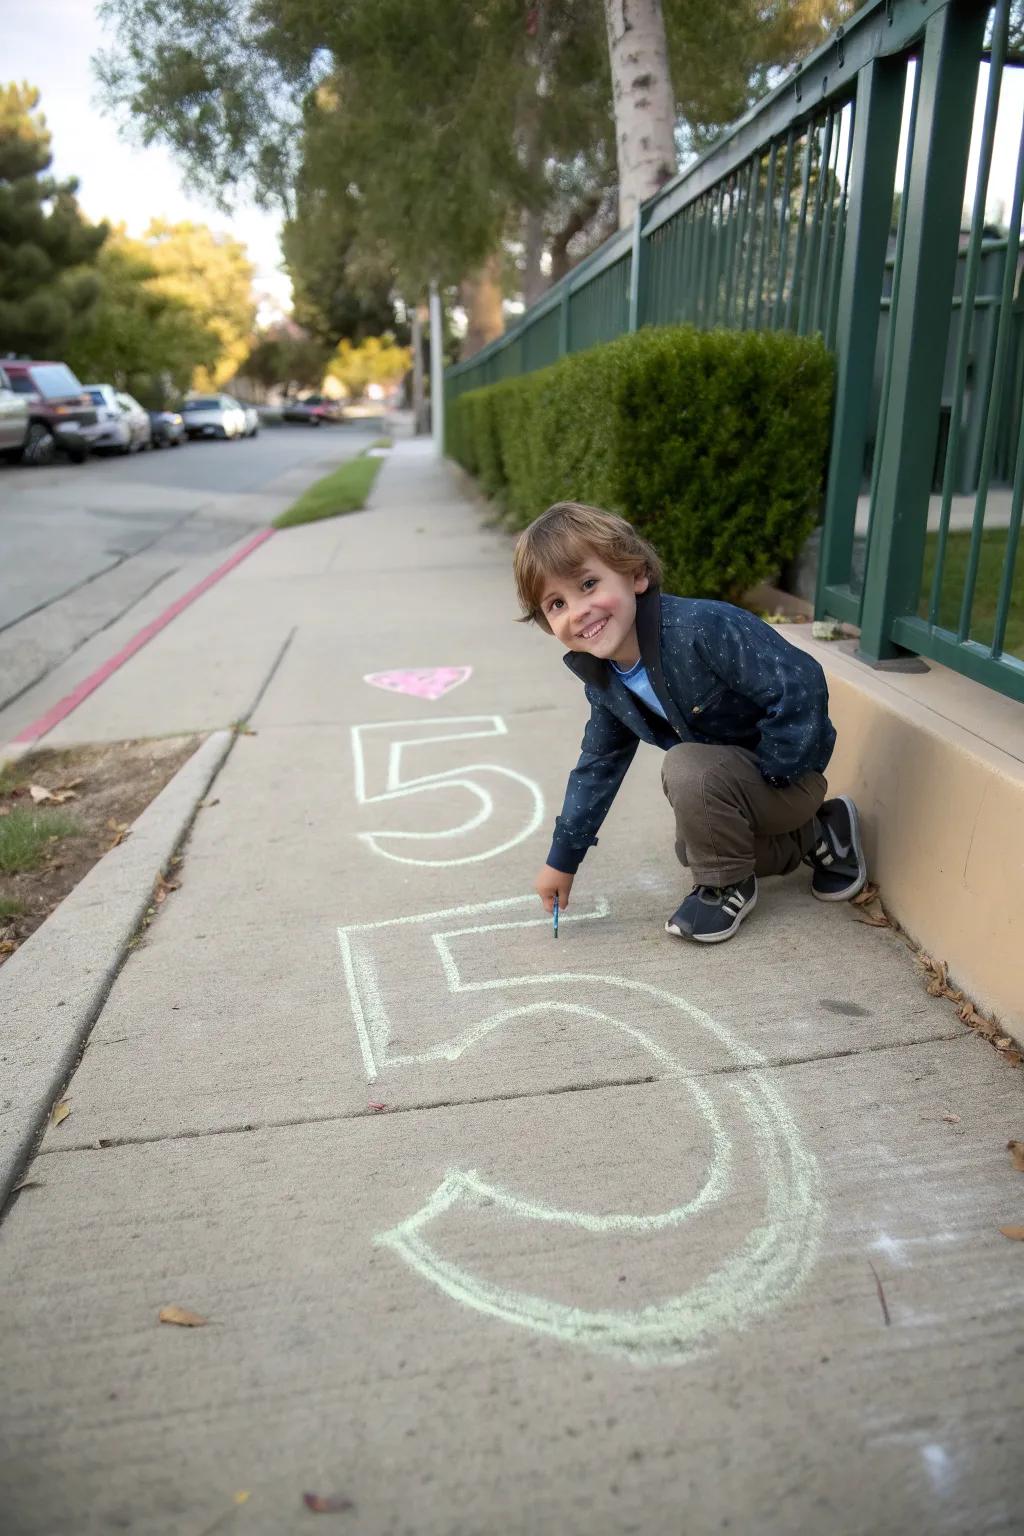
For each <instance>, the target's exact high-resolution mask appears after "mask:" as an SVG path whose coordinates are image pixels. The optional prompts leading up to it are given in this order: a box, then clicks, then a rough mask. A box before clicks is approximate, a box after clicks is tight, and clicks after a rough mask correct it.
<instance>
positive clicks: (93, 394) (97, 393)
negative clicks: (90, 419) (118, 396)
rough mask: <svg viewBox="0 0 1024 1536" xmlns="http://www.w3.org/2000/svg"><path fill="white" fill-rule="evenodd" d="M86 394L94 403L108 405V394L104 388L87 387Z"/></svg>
mask: <svg viewBox="0 0 1024 1536" xmlns="http://www.w3.org/2000/svg"><path fill="white" fill-rule="evenodd" d="M86 394H87V395H88V396H89V399H90V400H91V401H92V403H93V405H106V403H107V400H106V396H105V395H104V393H103V391H102V389H87V390H86Z"/></svg>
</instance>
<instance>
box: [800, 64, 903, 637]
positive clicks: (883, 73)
mask: <svg viewBox="0 0 1024 1536" xmlns="http://www.w3.org/2000/svg"><path fill="white" fill-rule="evenodd" d="M906 77H907V70H906V63H905V61H904V60H903V59H901V58H899V57H897V58H889V59H872V60H871V62H870V64H865V65H864V67H863V68H862V69H861V71H860V73H859V74H858V76H857V96H856V100H855V102H854V108H853V145H852V157H851V162H850V191H849V208H848V212H847V218H846V238H845V241H844V248H843V251H842V253H841V261H842V271H841V276H840V287H839V311H838V316H837V321H836V342H835V345H836V354H837V368H836V394H835V406H834V411H833V417H832V448H831V452H830V454H829V475H828V486H827V488H826V492H825V521H824V526H823V528H822V533H821V554H820V558H819V561H818V601H817V612H818V613H819V614H821V613H832V614H835V616H836V617H837V618H841V619H846V620H847V621H848V622H850V623H856V622H857V619H858V618H859V616H860V603H859V599H858V597H857V595H856V594H855V593H854V592H852V591H850V564H851V559H852V555H853V535H854V521H855V519H856V515H857V497H858V493H859V491H860V483H861V477H862V474H863V468H864V440H865V436H866V432H867V420H868V408H869V405H870V403H871V386H872V381H873V377H874V368H875V347H876V345H877V341H878V314H879V309H880V307H881V302H882V281H883V278H884V275H885V252H886V245H887V243H888V238H889V226H890V222H891V219H892V193H893V182H894V180H895V176H896V157H897V152H898V149H899V138H900V119H901V117H902V114H903V93H904V87H905V84H906ZM818 174H819V175H820V176H825V175H827V167H826V166H824V165H822V166H820V167H819V172H818ZM835 588H840V589H841V590H839V591H834V590H829V589H835ZM840 610H841V611H840Z"/></svg>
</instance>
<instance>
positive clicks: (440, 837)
mask: <svg viewBox="0 0 1024 1536" xmlns="http://www.w3.org/2000/svg"><path fill="white" fill-rule="evenodd" d="M438 727H444V729H440V730H439V729H438ZM395 732H400V733H401V734H399V735H398V736H397V737H396V738H395V739H393V740H389V739H388V738H389V737H392V736H394V733H395ZM507 734H508V727H507V726H506V724H505V722H504V720H503V719H502V718H501V716H500V715H454V716H451V717H449V718H447V719H440V720H436V719H435V720H427V721H424V720H422V719H421V720H389V721H384V722H382V723H379V724H373V725H356V726H353V728H352V756H353V760H354V766H355V786H356V799H357V800H358V801H359V804H360V805H383V804H385V803H387V802H389V801H397V800H407V799H409V798H410V797H412V796H414V795H436V794H438V793H439V792H441V791H444V792H446V793H447V794H448V795H449V796H450V792H451V791H452V790H453V789H461V790H464V791H465V792H466V793H467V794H468V795H469V796H470V797H471V798H472V799H473V800H475V801H476V809H475V811H474V812H473V813H472V814H471V815H469V816H468V817H467V818H466V819H465V820H464V821H462V822H460V823H458V824H457V825H456V826H453V827H445V828H443V829H442V830H440V831H429V832H419V831H416V832H411V831H396V830H378V831H373V832H361V833H360V834H359V836H360V837H361V838H362V840H363V841H364V842H365V843H367V844H368V845H369V847H370V848H372V849H373V851H374V853H379V854H381V855H382V857H384V858H385V859H394V860H395V862H396V863H399V864H421V865H422V864H427V865H437V866H453V865H457V864H477V863H480V862H481V861H482V860H484V859H493V858H496V857H497V855H498V854H500V853H506V852H507V851H508V849H509V848H514V847H515V846H516V844H517V843H521V842H523V841H524V839H525V838H528V837H530V836H532V834H533V833H534V832H536V830H537V828H538V827H539V826H540V824H541V822H542V821H543V819H544V800H543V797H542V796H541V792H540V790H539V789H538V787H537V785H536V784H535V783H534V782H533V780H532V779H528V778H527V777H526V775H525V774H522V773H517V772H516V770H515V769H514V768H505V767H503V766H502V765H500V764H498V763H467V764H466V765H465V766H464V767H460V768H445V769H443V770H441V771H440V772H434V773H418V774H416V773H410V772H409V771H408V770H407V768H406V765H405V755H406V752H407V751H409V750H411V749H413V748H422V747H430V746H435V745H437V744H438V743H440V742H450V741H473V740H476V739H478V738H481V737H489V736H506V735H507ZM385 748H386V749H387V755H386V759H385V760H384V764H383V766H384V774H383V778H384V787H383V789H378V790H376V791H375V792H372V793H371V792H370V791H369V790H368V788H367V780H368V778H369V777H370V772H372V771H373V770H372V769H371V768H370V764H371V762H372V763H373V764H374V765H375V766H376V767H377V768H378V769H379V767H380V761H379V760H380V758H381V756H382V753H383V750H384V749H385ZM368 770H369V771H368ZM498 785H501V787H503V788H506V789H507V788H508V787H509V786H510V785H511V786H512V795H513V797H514V804H515V805H516V807H517V809H516V810H515V812H514V819H513V821H512V825H513V826H514V827H515V830H514V831H513V832H512V833H511V835H506V836H505V837H503V838H502V839H501V840H499V841H498V842H496V843H490V844H488V845H487V846H485V847H483V848H479V847H477V846H472V847H471V849H470V851H466V852H462V851H460V849H459V844H460V843H464V842H465V841H466V840H469V841H470V842H471V843H472V834H473V833H474V832H476V831H477V829H478V828H480V827H482V826H483V825H484V824H485V823H486V822H488V821H490V820H491V819H492V817H493V816H494V814H495V805H494V798H493V795H492V793H491V791H492V789H493V788H495V787H496V786H498ZM501 820H502V822H505V823H507V822H508V813H506V811H505V809H504V806H503V807H502V816H501ZM453 842H454V845H455V846H454V848H450V847H449V848H446V847H445V846H444V845H446V844H451V843H453ZM439 845H440V846H439ZM399 848H401V849H403V850H405V851H402V852H400V851H399Z"/></svg>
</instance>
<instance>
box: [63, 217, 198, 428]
mask: <svg viewBox="0 0 1024 1536" xmlns="http://www.w3.org/2000/svg"><path fill="white" fill-rule="evenodd" d="M96 274H97V277H98V279H99V283H100V290H99V296H98V298H97V301H96V303H95V305H94V306H93V307H92V309H91V310H90V311H89V312H88V314H87V315H86V316H84V317H83V318H82V319H81V320H80V321H78V323H77V324H76V325H75V327H74V330H73V333H72V335H71V339H70V341H69V343H68V345H67V347H66V349H65V357H66V359H67V361H68V363H70V365H71V367H72V368H74V370H75V371H76V373H77V374H78V375H79V377H80V378H82V379H86V380H90V379H94V380H98V381H101V382H103V383H108V382H109V383H112V384H114V385H115V386H116V387H117V388H118V389H126V390H128V391H129V392H130V393H131V394H133V395H137V396H138V398H139V399H140V400H141V401H142V402H143V403H144V404H145V405H148V406H150V407H152V408H153V409H156V408H159V407H161V406H163V405H165V404H166V403H167V401H168V400H169V399H170V398H171V397H173V396H175V395H178V394H181V393H182V392H183V391H184V390H186V389H188V388H189V386H190V385H191V383H192V381H193V377H194V376H195V374H196V372H197V370H204V371H206V372H207V373H208V372H209V371H211V370H214V369H216V367H217V363H218V361H219V358H220V353H221V339H220V337H219V336H218V335H217V334H216V332H215V331H214V330H213V329H212V328H211V327H209V326H208V325H205V324H203V322H202V321H201V320H200V319H199V318H198V316H197V315H196V312H195V310H194V308H193V307H192V305H191V304H188V303H185V302H184V301H183V300H182V299H180V298H178V297H175V296H174V295H172V294H169V293H167V292H165V291H163V290H162V288H161V286H160V279H159V277H158V274H157V270H156V268H155V266H154V265H153V263H152V261H151V260H150V257H149V253H148V251H147V249H146V248H145V246H144V245H142V244H141V243H140V242H139V241H135V240H130V239H128V237H127V236H126V235H125V234H124V231H123V229H122V230H119V231H116V232H115V234H114V235H112V236H111V237H110V239H109V240H108V241H107V244H106V245H105V246H104V248H103V250H102V251H101V252H100V256H99V260H98V262H97V267H96Z"/></svg>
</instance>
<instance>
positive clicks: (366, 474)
mask: <svg viewBox="0 0 1024 1536" xmlns="http://www.w3.org/2000/svg"><path fill="white" fill-rule="evenodd" d="M381 462H382V461H381V460H380V459H371V458H369V457H368V456H367V455H366V454H362V453H361V454H360V455H359V457H358V458H355V459H350V460H349V461H348V463H347V464H342V466H341V468H340V469H335V470H332V471H331V473H330V474H329V475H325V476H324V478H323V479H322V480H318V481H317V482H316V484H315V485H311V486H310V487H309V489H308V490H305V491H303V493H302V495H301V496H300V497H299V499H298V501H296V502H294V503H293V504H292V505H291V506H290V507H289V508H288V510H287V512H282V513H281V515H280V517H276V518H275V519H274V527H275V528H295V527H297V526H298V525H299V524H300V523H316V522H319V521H320V519H321V518H323V517H340V516H341V514H342V513H344V512H358V511H359V510H360V508H361V507H363V506H365V505H366V498H367V496H369V494H370V488H371V486H372V485H373V482H374V481H375V480H376V478H377V475H378V473H379V472H380V466H381Z"/></svg>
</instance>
